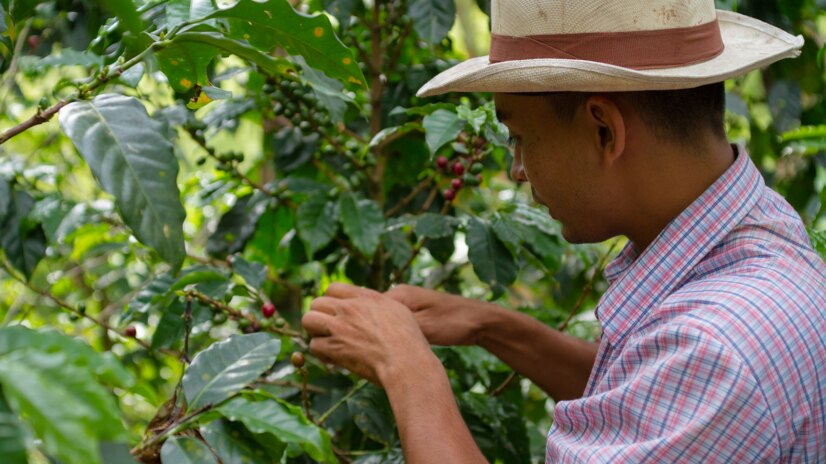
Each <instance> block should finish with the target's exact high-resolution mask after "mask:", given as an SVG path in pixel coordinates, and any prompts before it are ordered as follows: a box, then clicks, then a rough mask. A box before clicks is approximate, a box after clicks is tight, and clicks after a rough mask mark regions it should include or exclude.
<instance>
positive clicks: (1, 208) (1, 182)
mask: <svg viewBox="0 0 826 464" xmlns="http://www.w3.org/2000/svg"><path fill="white" fill-rule="evenodd" d="M13 204H14V202H13V201H12V190H11V185H9V182H8V181H7V180H6V178H5V177H3V176H0V224H2V223H3V221H5V219H6V215H8V214H9V212H10V211H12V205H13ZM3 230H6V229H3Z"/></svg>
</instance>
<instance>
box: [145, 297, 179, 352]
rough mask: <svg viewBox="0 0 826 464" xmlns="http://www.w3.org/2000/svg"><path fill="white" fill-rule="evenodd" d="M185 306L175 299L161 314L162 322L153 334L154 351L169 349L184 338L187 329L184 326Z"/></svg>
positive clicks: (159, 322)
mask: <svg viewBox="0 0 826 464" xmlns="http://www.w3.org/2000/svg"><path fill="white" fill-rule="evenodd" d="M183 317H184V304H183V303H182V302H181V301H180V300H178V299H175V300H174V301H173V302H172V304H170V305H169V306H168V307H167V308H165V309H164V310H163V311H162V312H161V320H160V321H158V326H157V327H156V328H155V333H153V334H152V349H156V350H157V349H160V348H169V347H170V346H172V344H173V343H175V342H176V341H177V340H180V339H182V338H183V336H184V334H185V332H186V327H185V326H184V319H183Z"/></svg>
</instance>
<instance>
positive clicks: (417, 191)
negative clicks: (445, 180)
mask: <svg viewBox="0 0 826 464" xmlns="http://www.w3.org/2000/svg"><path fill="white" fill-rule="evenodd" d="M432 183H433V177H427V178H426V179H424V180H423V181H421V182H419V183H418V185H416V186H415V187H414V188H413V190H412V191H411V192H410V193H409V194H407V196H406V197H404V198H402V199H401V201H399V202H398V203H396V205H395V206H393V207H392V208H390V209H389V210H387V212H386V213H384V217H388V218H389V217H394V216H396V215H397V214H398V213H399V212H401V210H402V209H404V208H405V207H406V206H407V205H409V204H410V202H412V201H413V200H414V199H415V198H416V197H417V196H418V195H419V194H420V193H422V190H424V189H426V188H427V187H429V186H430V184H432Z"/></svg>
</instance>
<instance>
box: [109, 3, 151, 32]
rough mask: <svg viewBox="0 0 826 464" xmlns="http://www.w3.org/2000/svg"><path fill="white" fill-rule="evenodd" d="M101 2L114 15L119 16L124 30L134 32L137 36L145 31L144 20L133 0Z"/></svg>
mask: <svg viewBox="0 0 826 464" xmlns="http://www.w3.org/2000/svg"><path fill="white" fill-rule="evenodd" d="M101 3H102V4H103V6H104V8H106V9H107V10H109V12H111V13H112V16H115V17H117V18H118V22H119V23H120V25H122V26H123V28H124V30H126V31H129V32H131V33H133V34H134V35H135V36H137V35H138V34H139V33H140V32H141V31H143V28H144V26H143V20H142V19H141V15H140V14H139V13H138V10H137V8H135V3H134V2H133V1H132V0H101Z"/></svg>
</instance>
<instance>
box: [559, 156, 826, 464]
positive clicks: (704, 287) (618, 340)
mask: <svg viewBox="0 0 826 464" xmlns="http://www.w3.org/2000/svg"><path fill="white" fill-rule="evenodd" d="M638 254H639V252H638V250H637V249H636V248H635V247H634V246H633V244H629V245H628V246H627V247H626V248H625V249H624V250H623V251H622V252H621V253H620V255H619V256H618V257H617V258H616V259H615V260H614V261H613V262H612V263H611V264H610V265H609V266H608V268H607V269H606V277H607V279H608V280H609V282H611V286H610V288H609V289H608V291H607V292H606V293H605V295H603V297H602V299H601V300H600V302H599V305H598V307H597V317H598V318H599V321H600V323H601V325H602V329H603V336H602V339H601V341H600V346H599V352H598V354H597V358H596V363H595V364H594V369H593V371H592V372H591V377H590V379H589V380H588V386H587V387H586V390H585V395H584V396H583V397H582V398H580V399H577V400H573V401H561V402H559V403H558V404H557V405H556V409H555V412H554V424H553V427H552V428H551V430H550V432H549V434H548V441H547V454H546V459H547V461H548V462H611V463H618V462H651V463H664V462H669V463H670V462H698V463H708V462H725V463H746V462H748V463H751V462H772V463H775V462H811V463H815V462H818V463H823V462H826V264H824V262H823V261H822V260H821V258H820V257H818V256H817V255H816V254H815V253H814V251H813V250H812V248H811V245H810V242H809V239H808V236H807V234H806V230H805V228H804V227H803V224H802V223H801V220H800V217H799V216H798V215H797V213H796V212H795V211H794V210H793V209H792V208H791V206H789V205H788V203H786V201H785V200H784V199H783V198H782V197H781V196H780V195H778V194H777V193H775V192H773V191H772V190H770V189H769V188H767V187H766V186H765V184H764V182H763V179H762V177H761V175H760V173H759V172H758V170H757V168H756V167H755V166H754V165H753V164H752V162H751V160H750V159H749V157H748V155H747V154H745V152H744V151H741V155H739V156H738V157H737V160H736V161H735V162H734V164H733V165H732V166H731V167H730V168H729V169H728V170H727V171H726V172H725V174H723V176H721V177H720V178H719V179H718V180H717V181H716V182H715V183H714V184H713V185H712V186H711V187H709V189H708V190H706V192H705V193H703V195H701V196H700V197H699V198H698V199H697V200H696V201H694V203H692V204H691V205H690V206H689V207H688V208H687V209H686V210H685V211H683V212H682V213H681V214H680V215H679V216H678V217H677V218H676V219H674V220H673V221H672V222H671V223H670V224H669V225H668V226H667V227H666V228H665V230H663V231H662V232H661V233H660V235H659V236H658V237H657V239H656V240H655V241H654V242H653V243H651V245H650V246H649V247H648V248H646V249H645V250H644V252H643V253H642V254H641V255H640V256H638Z"/></svg>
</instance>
